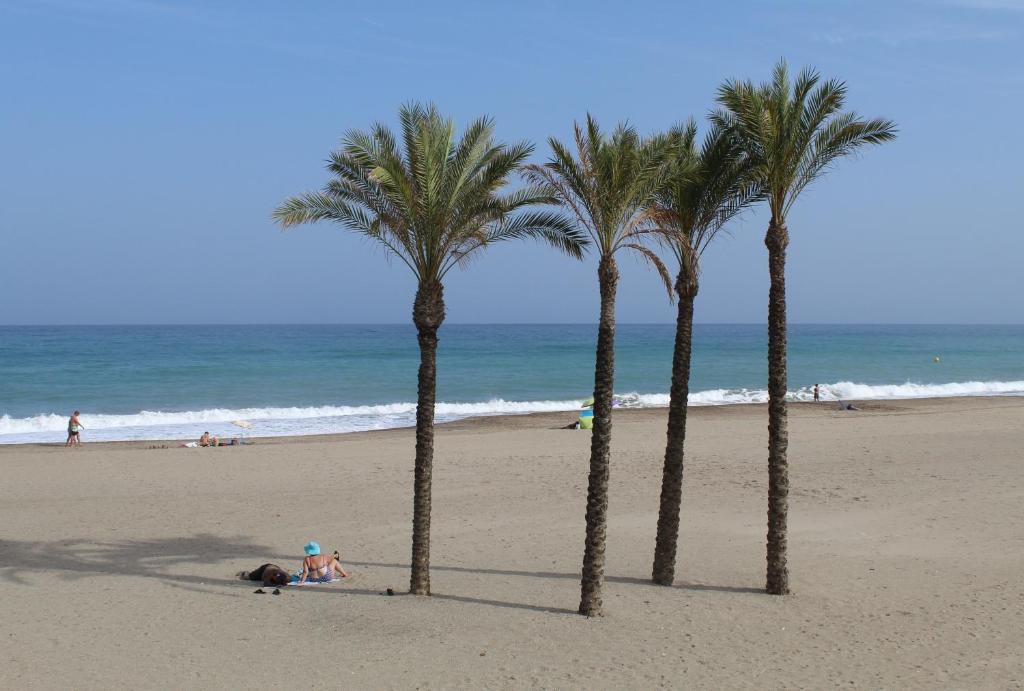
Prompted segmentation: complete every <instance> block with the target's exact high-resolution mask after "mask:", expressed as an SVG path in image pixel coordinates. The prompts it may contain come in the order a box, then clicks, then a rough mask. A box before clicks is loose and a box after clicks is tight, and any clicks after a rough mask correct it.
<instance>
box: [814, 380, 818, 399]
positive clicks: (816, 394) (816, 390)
mask: <svg viewBox="0 0 1024 691" xmlns="http://www.w3.org/2000/svg"><path fill="white" fill-rule="evenodd" d="M814 402H815V403H817V402H818V385H817V384H815V385H814Z"/></svg>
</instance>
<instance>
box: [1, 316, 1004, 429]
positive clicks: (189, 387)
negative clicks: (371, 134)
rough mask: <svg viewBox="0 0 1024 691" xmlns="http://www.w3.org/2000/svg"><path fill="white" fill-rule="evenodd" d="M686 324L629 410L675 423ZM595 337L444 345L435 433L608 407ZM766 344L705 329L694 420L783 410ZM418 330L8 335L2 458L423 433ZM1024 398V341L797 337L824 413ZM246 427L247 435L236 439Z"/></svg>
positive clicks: (827, 333)
mask: <svg viewBox="0 0 1024 691" xmlns="http://www.w3.org/2000/svg"><path fill="white" fill-rule="evenodd" d="M674 330H675V327H674V325H673V324H619V325H618V327H617V330H616V373H615V391H616V401H617V405H618V406H620V407H623V408H649V407H659V406H666V405H668V391H669V383H670V377H671V360H672V344H673V337H674ZM596 335H597V327H596V325H592V324H543V325H529V324H519V325H509V324H500V325H468V324H446V325H444V326H443V327H442V328H441V332H440V346H439V351H438V386H437V401H438V404H437V410H436V414H437V420H438V421H439V422H446V421H451V420H458V419H461V418H466V417H474V416H485V415H510V414H522V413H532V412H542V411H543V412H549V411H564V412H565V413H566V422H570V421H572V419H574V417H575V414H574V413H575V412H576V411H578V410H579V409H580V406H581V405H582V403H583V401H584V399H586V398H588V397H589V396H590V395H591V393H592V391H593V376H594V372H593V368H594V347H595V339H596ZM766 347H767V327H766V326H765V325H764V324H697V325H695V327H694V339H693V367H692V375H691V380H690V391H691V394H690V403H691V404H692V405H700V406H713V405H724V404H744V403H758V402H763V401H765V400H767V393H766V391H765V382H766V378H767V360H766ZM418 364H419V351H418V346H417V341H416V333H415V330H414V328H413V327H412V326H411V325H404V324H403V325H245V326H240V325H223V326H211V325H202V326H0V443H7V444H21V443H38V442H63V441H64V439H65V437H66V430H67V420H68V416H69V415H70V414H71V412H72V411H74V410H76V409H77V410H80V411H81V421H82V424H83V426H84V428H85V429H84V431H83V433H82V438H83V441H86V442H89V441H110V440H191V439H196V438H198V437H199V435H200V434H202V433H203V432H204V431H209V432H210V433H211V434H214V435H217V436H222V437H239V436H242V437H245V436H257V437H267V436H291V435H309V434H325V433H345V432H356V431H362V430H374V429H384V428H392V427H406V426H412V425H413V424H414V421H415V410H416V405H415V400H416V371H417V366H418ZM815 384H819V385H820V390H821V397H822V398H823V399H825V400H832V399H849V400H868V399H897V398H927V397H940V396H1022V395H1024V326H1019V325H1018V326H964V325H903V326H900V325H812V324H796V325H790V327H789V388H790V394H789V395H790V397H791V398H792V399H793V400H797V401H800V400H809V399H810V398H811V396H812V389H813V387H814V385H815ZM238 423H241V424H238Z"/></svg>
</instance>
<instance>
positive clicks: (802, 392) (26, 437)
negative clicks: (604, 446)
mask: <svg viewBox="0 0 1024 691" xmlns="http://www.w3.org/2000/svg"><path fill="white" fill-rule="evenodd" d="M1007 395H1024V381H1008V382H1000V381H995V382H977V381H972V382H954V383H948V384H916V383H912V382H907V383H904V384H882V385H877V384H858V383H854V382H848V381H844V382H836V383H834V384H824V385H822V386H821V398H822V399H823V400H836V399H844V400H879V399H906V398H941V397H952V396H1007ZM789 397H790V399H791V400H795V401H809V400H812V398H813V392H812V391H811V388H810V387H805V388H802V389H799V390H797V391H792V392H790V393H789ZM616 399H617V404H618V405H619V406H620V407H623V408H657V407H664V406H667V405H668V403H669V395H668V394H660V393H655V394H639V393H625V394H620V395H617V396H616ZM767 400H768V393H767V391H765V390H763V389H711V390H707V391H698V392H695V393H692V394H690V399H689V402H690V405H694V406H709V405H729V404H743V403H764V402H766V401H767ZM582 403H583V402H582V401H581V400H579V399H569V400H552V401H505V400H503V399H493V400H490V401H483V402H477V403H449V402H440V403H438V404H437V407H436V415H437V419H438V421H439V422H448V421H452V420H458V419H463V418H467V417H479V416H489V415H517V414H526V413H540V412H564V411H574V410H578V409H579V408H580V406H581V405H582ZM415 414H416V404H415V403H390V404H383V405H365V406H315V407H273V408H240V409H231V408H213V409H208V410H198V411H181V412H173V411H141V412H138V413H134V414H129V415H104V414H96V415H88V414H85V415H82V417H81V420H82V424H83V425H84V426H85V429H86V435H87V437H88V438H89V439H92V440H94V441H101V440H102V441H124V440H144V439H173V438H190V437H193V436H198V434H199V433H201V432H202V431H206V430H209V431H211V432H212V433H214V434H217V435H220V436H234V435H237V434H239V433H240V431H241V430H239V429H238V428H235V427H232V426H231V422H233V421H235V420H247V421H249V422H252V423H253V429H252V434H254V435H258V436H302V435H309V434H330V433H344V432H356V431H363V430H369V429H387V428H393V427H408V426H411V425H413V424H414V423H415ZM200 428H202V429H200ZM66 429H67V416H66V415H59V414H57V413H49V414H43V415H36V416H33V417H24V418H12V417H10V416H8V415H4V416H0V443H8V444H9V443H28V442H40V441H61V440H62V438H63V434H64V432H65V430H66Z"/></svg>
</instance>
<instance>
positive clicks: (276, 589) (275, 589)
mask: <svg viewBox="0 0 1024 691" xmlns="http://www.w3.org/2000/svg"><path fill="white" fill-rule="evenodd" d="M273 594H274V595H280V594H281V589H280V588H274V592H273Z"/></svg>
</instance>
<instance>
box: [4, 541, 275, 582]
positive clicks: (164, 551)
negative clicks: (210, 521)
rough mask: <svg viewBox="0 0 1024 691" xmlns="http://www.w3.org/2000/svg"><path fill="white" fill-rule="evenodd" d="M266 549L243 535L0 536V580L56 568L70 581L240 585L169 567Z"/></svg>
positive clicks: (29, 577) (30, 576)
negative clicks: (95, 538) (136, 579)
mask: <svg viewBox="0 0 1024 691" xmlns="http://www.w3.org/2000/svg"><path fill="white" fill-rule="evenodd" d="M269 552H270V550H269V548H267V547H266V546H264V545H259V544H256V543H253V542H251V541H250V540H247V539H244V538H236V539H226V538H222V537H218V536H216V535H209V534H203V533H200V534H199V535H195V536H192V537H176V538H165V539H154V540H117V541H109V542H95V541H91V540H80V539H68V540H56V541H54V542H46V543H41V542H21V541H16V540H0V581H3V582H7V583H12V584H17V585H28V584H30V582H31V581H32V579H33V577H34V576H37V575H38V574H41V573H47V572H51V573H53V572H56V573H60V574H63V575H65V576H67V577H69V578H73V579H74V578H85V577H88V576H103V575H121V576H138V577H141V578H154V579H157V580H161V581H165V582H167V583H170V584H172V585H180V586H183V587H188V586H200V585H227V584H230V585H242V584H244V582H243V581H239V580H236V579H232V578H224V577H217V576H211V577H207V576H191V575H185V574H175V573H171V571H173V570H174V568H175V567H177V566H181V565H184V564H208V565H211V566H212V565H214V564H219V563H222V562H225V561H228V560H233V559H241V558H246V559H252V556H253V555H259V554H268V553H269ZM274 558H280V559H285V558H284V557H274ZM246 585H247V584H246Z"/></svg>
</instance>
